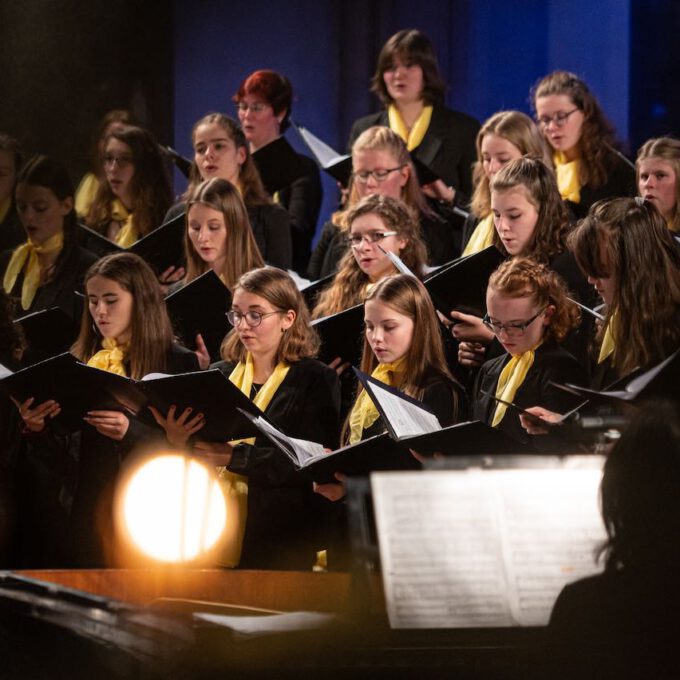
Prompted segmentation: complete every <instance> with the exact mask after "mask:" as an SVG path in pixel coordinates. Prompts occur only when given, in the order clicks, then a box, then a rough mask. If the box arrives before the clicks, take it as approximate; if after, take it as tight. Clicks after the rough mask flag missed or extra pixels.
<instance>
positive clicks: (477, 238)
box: [463, 213, 496, 257]
mask: <svg viewBox="0 0 680 680" xmlns="http://www.w3.org/2000/svg"><path fill="white" fill-rule="evenodd" d="M495 231H496V227H495V226H494V223H493V213H489V214H488V215H487V216H486V217H485V218H484V219H483V220H481V221H480V222H479V223H478V224H477V226H476V227H475V230H474V231H473V232H472V236H470V240H469V241H468V242H467V245H466V246H465V250H464V251H463V257H465V256H466V255H474V254H475V253H479V252H481V251H482V250H484V248H488V247H489V246H492V245H493V235H494V232H495Z"/></svg>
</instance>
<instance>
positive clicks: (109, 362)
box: [87, 338, 130, 377]
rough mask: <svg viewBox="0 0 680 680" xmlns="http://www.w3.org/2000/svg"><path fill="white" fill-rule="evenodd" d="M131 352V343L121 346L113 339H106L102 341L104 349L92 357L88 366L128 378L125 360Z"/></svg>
mask: <svg viewBox="0 0 680 680" xmlns="http://www.w3.org/2000/svg"><path fill="white" fill-rule="evenodd" d="M129 351H130V343H129V342H124V343H123V344H122V345H119V344H118V343H117V342H116V341H115V340H114V339H113V338H104V339H103V340H102V349H100V350H99V351H98V352H97V353H96V354H94V355H92V356H91V357H90V360H89V361H88V362H87V365H88V366H93V367H94V368H100V369H101V370H102V371H108V372H109V373H116V374H117V375H123V376H125V377H127V371H126V370H125V359H126V358H127V355H128V352H129Z"/></svg>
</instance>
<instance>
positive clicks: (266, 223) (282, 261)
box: [256, 205, 293, 269]
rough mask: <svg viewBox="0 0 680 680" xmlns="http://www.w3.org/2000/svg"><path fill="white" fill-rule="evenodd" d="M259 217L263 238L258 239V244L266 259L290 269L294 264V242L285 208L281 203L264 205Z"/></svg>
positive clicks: (268, 261) (275, 264)
mask: <svg viewBox="0 0 680 680" xmlns="http://www.w3.org/2000/svg"><path fill="white" fill-rule="evenodd" d="M259 219H260V221H261V223H260V230H259V231H260V234H261V239H258V245H259V246H260V249H261V251H262V257H263V258H264V261H265V262H266V263H267V264H270V265H272V266H273V267H279V268H280V269H290V268H291V267H292V265H293V242H292V238H291V230H290V217H289V215H288V213H287V212H286V210H285V208H282V207H281V206H280V205H266V206H262V209H261V210H260V211H259ZM256 235H257V234H256Z"/></svg>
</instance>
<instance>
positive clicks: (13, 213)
mask: <svg viewBox="0 0 680 680" xmlns="http://www.w3.org/2000/svg"><path fill="white" fill-rule="evenodd" d="M25 240H26V232H25V231H24V228H23V226H22V225H21V221H20V220H19V216H18V215H17V207H16V202H15V201H14V200H12V204H11V205H10V207H9V210H8V211H7V214H6V215H5V219H4V220H3V221H2V222H0V253H1V252H3V251H4V250H14V249H15V248H16V247H17V246H20V245H21V244H22V243H23V242H24V241H25ZM4 273H5V270H4V269H2V268H0V276H2V275H3V274H4Z"/></svg>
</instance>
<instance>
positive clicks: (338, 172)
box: [294, 124, 352, 187]
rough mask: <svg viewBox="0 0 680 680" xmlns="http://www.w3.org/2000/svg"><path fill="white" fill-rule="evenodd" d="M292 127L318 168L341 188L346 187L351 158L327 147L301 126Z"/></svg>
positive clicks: (350, 173)
mask: <svg viewBox="0 0 680 680" xmlns="http://www.w3.org/2000/svg"><path fill="white" fill-rule="evenodd" d="M294 127H295V129H296V130H297V131H298V133H299V134H300V137H302V140H303V141H304V143H305V144H306V145H307V148H308V149H309V150H310V151H311V152H312V155H313V156H314V159H315V160H316V162H317V163H318V164H319V167H320V168H321V169H322V170H323V171H324V172H326V173H328V174H329V175H330V176H331V177H332V178H333V179H335V180H336V181H338V182H340V184H342V186H343V187H346V186H347V185H348V184H349V178H350V176H351V175H352V157H351V156H350V155H349V154H340V153H338V152H337V151H336V150H335V149H333V148H332V147H330V146H328V144H326V142H324V141H323V140H321V139H319V138H318V137H317V136H316V135H314V134H312V133H311V132H310V131H309V130H307V129H306V128H304V127H302V126H301V125H296V124H294Z"/></svg>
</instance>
